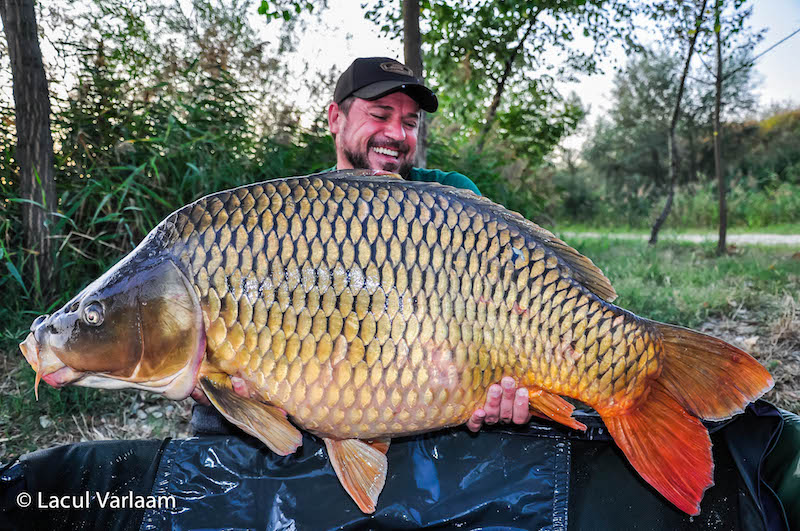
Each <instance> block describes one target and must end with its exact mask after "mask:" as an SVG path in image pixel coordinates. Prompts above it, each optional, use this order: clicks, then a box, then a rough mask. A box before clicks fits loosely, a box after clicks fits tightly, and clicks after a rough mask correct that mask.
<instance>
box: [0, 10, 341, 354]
mask: <svg viewBox="0 0 800 531" xmlns="http://www.w3.org/2000/svg"><path fill="white" fill-rule="evenodd" d="M192 5H193V8H194V9H193V11H192V15H191V16H194V17H200V18H201V19H202V20H199V21H195V22H196V23H194V22H192V19H191V18H184V15H183V14H182V13H183V12H182V11H181V10H180V9H179V6H178V4H177V3H169V2H167V3H161V4H157V5H150V6H147V7H148V8H149V9H153V10H155V12H157V13H158V14H159V16H160V18H158V19H157V20H159V21H160V22H161V23H162V25H161V26H157V27H156V28H155V29H154V28H153V27H152V26H150V25H149V24H140V18H141V17H143V16H144V15H145V14H146V12H145V11H142V10H140V9H144V7H145V6H142V5H141V4H140V3H128V2H125V1H120V2H117V3H113V4H112V3H108V2H101V3H98V4H95V5H94V6H95V8H96V9H97V10H96V11H89V12H86V13H84V14H83V17H84V18H78V19H77V20H76V21H74V23H75V25H76V26H80V24H81V23H84V22H85V23H86V27H85V29H86V31H85V33H82V34H80V35H82V37H80V38H79V39H77V40H76V41H75V42H73V43H72V44H70V45H69V47H65V50H64V53H65V54H66V55H68V56H70V57H73V60H74V61H76V68H75V72H76V74H75V76H76V80H75V84H74V87H73V88H72V90H71V91H70V92H69V93H68V96H67V97H66V98H65V99H61V100H59V99H55V100H54V113H53V116H54V117H53V133H54V138H55V144H56V169H57V172H56V184H57V193H58V212H57V215H56V225H57V227H56V229H57V230H56V234H58V236H57V238H58V239H57V249H58V254H57V277H56V279H55V282H54V286H58V288H57V290H54V293H55V294H54V295H53V294H50V295H43V293H42V290H40V289H37V285H38V283H37V280H36V278H26V277H24V276H21V275H20V274H19V272H20V271H23V265H24V263H25V261H26V260H27V257H28V256H29V253H28V252H27V251H26V250H24V249H23V248H22V244H21V233H20V232H21V230H20V229H21V227H20V222H19V215H18V210H19V204H20V201H21V200H20V199H19V191H18V190H19V187H18V183H15V182H13V181H12V178H11V177H10V176H11V175H13V174H14V173H13V172H14V167H13V153H14V149H15V143H16V139H15V138H14V134H15V131H14V127H13V113H12V111H11V109H0V168H2V169H3V171H2V175H4V177H3V179H2V180H0V192H1V193H2V196H0V270H2V271H5V272H7V274H6V273H4V274H2V275H0V289H2V290H4V293H6V294H7V297H8V302H7V304H4V305H3V306H2V307H0V318H2V320H3V322H4V323H5V324H4V325H3V326H0V334H1V335H0V350H2V351H8V352H16V351H17V347H16V344H17V343H18V342H19V341H20V340H21V339H22V338H23V337H24V334H25V332H26V330H27V327H28V325H29V324H30V322H31V321H32V320H33V319H34V318H35V317H36V315H38V314H39V313H46V312H50V311H52V310H53V309H54V308H58V307H59V306H60V305H61V304H63V303H64V302H65V301H66V300H68V299H69V298H71V297H72V296H73V295H74V294H75V293H76V292H77V291H78V290H80V289H81V288H82V287H83V286H84V285H86V284H87V283H88V282H89V281H91V280H93V279H94V278H96V277H97V276H98V275H99V274H100V273H101V272H102V271H104V270H105V269H106V268H107V267H109V266H110V265H111V264H113V263H114V262H116V261H117V260H118V259H119V258H121V257H122V256H124V255H125V254H127V253H128V252H129V251H130V250H131V249H132V248H133V247H134V246H135V245H136V244H137V243H138V242H139V241H140V240H141V239H142V237H143V236H144V235H145V234H146V233H147V232H149V231H150V230H151V229H152V228H153V227H154V226H155V225H156V224H157V223H158V222H159V221H160V220H161V219H163V218H164V217H165V216H166V215H167V214H169V213H170V212H171V211H173V210H174V209H176V208H178V207H180V206H183V205H184V204H186V203H188V202H190V201H192V200H194V199H197V198H199V197H201V196H202V195H205V194H207V193H210V192H214V191H217V190H220V189H224V188H229V187H233V186H238V185H241V184H244V183H248V182H254V181H259V180H265V179H270V178H276V177H285V176H287V175H297V174H306V173H311V172H313V171H317V170H322V169H324V168H326V167H330V166H331V165H332V164H333V162H334V160H335V158H334V155H333V150H332V145H331V140H330V137H329V136H328V134H327V131H326V130H325V129H323V128H322V124H321V122H320V121H319V119H317V120H316V121H315V122H313V124H312V125H311V126H310V127H302V126H300V124H299V120H298V117H297V114H296V113H295V112H294V111H293V110H292V109H291V108H289V107H286V106H285V105H275V106H273V107H270V106H269V105H267V104H268V103H269V102H270V101H271V100H272V98H277V97H279V96H280V95H279V94H271V93H270V90H271V87H273V86H274V85H279V84H280V82H279V78H280V76H282V75H283V73H284V72H285V71H284V70H283V67H282V66H281V65H280V64H279V63H277V62H276V61H275V60H274V59H273V58H270V57H268V56H267V55H266V52H265V51H264V50H262V48H261V46H260V43H258V42H256V40H255V36H254V34H253V33H252V29H250V28H249V27H247V26H246V24H245V23H244V22H243V18H242V17H241V15H242V11H241V9H242V7H243V6H244V7H246V4H243V3H240V2H238V1H236V0H233V1H227V2H226V3H225V4H218V3H214V4H212V3H210V2H205V1H201V0H195V1H194V2H193V4H192ZM225 8H229V9H230V11H225ZM95 17H99V19H97V18H95ZM148 20H153V19H152V18H151V19H148ZM99 30H102V33H99V32H98V31H99ZM186 32H188V33H186ZM78 33H80V32H78ZM181 35H182V36H181ZM179 38H180V39H189V42H187V44H186V45H185V46H183V47H181V48H176V47H174V46H172V47H170V46H167V45H166V44H168V43H170V42H175V40H177V39H179ZM65 46H66V45H65ZM228 47H230V48H231V50H230V51H226V49H227V48H228ZM226 66H227V67H230V68H231V69H232V70H228V69H227V68H226ZM268 78H270V79H268ZM259 102H260V103H261V106H260V107H261V108H266V109H267V111H268V112H269V114H264V113H255V112H254V108H256V107H257V105H256V104H257V103H259Z"/></svg>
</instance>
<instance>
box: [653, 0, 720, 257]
mask: <svg viewBox="0 0 800 531" xmlns="http://www.w3.org/2000/svg"><path fill="white" fill-rule="evenodd" d="M706 3H707V0H702V3H699V2H696V3H695V5H694V6H693V7H695V8H696V11H692V12H690V14H689V17H688V18H689V20H690V21H692V20H693V22H694V27H691V26H690V27H689V28H688V30H687V31H685V33H686V35H687V39H686V40H687V48H688V50H687V51H686V59H685V60H684V62H683V70H682V71H681V75H680V80H679V81H678V87H677V94H676V95H675V101H674V103H673V105H672V108H673V110H672V117H671V118H670V122H669V134H668V136H667V145H668V146H669V193H668V195H667V202H666V204H665V205H664V209H663V210H662V211H661V214H660V215H659V216H658V218H657V219H656V221H655V223H654V224H653V228H652V230H651V231H650V244H655V243H656V241H657V240H658V231H659V229H660V228H661V225H662V224H663V223H664V221H665V220H666V219H667V215H669V211H670V208H672V201H673V198H674V196H675V179H676V175H677V173H678V147H677V146H676V138H675V129H676V128H677V127H678V119H679V118H680V112H681V103H682V102H683V93H684V88H685V86H686V76H687V75H688V73H689V66H690V65H691V63H692V55H693V54H694V47H695V43H696V42H697V37H698V35H699V33H700V27H701V24H702V22H703V16H704V15H705V9H706ZM678 7H679V8H680V7H683V6H681V5H680V4H679V6H678ZM678 12H679V13H685V10H680V9H679V10H678ZM679 20H681V21H682V20H683V17H681V18H680V19H679ZM682 26H683V24H681V26H679V28H681V29H679V30H678V31H679V34H683V33H684V31H683V28H682Z"/></svg>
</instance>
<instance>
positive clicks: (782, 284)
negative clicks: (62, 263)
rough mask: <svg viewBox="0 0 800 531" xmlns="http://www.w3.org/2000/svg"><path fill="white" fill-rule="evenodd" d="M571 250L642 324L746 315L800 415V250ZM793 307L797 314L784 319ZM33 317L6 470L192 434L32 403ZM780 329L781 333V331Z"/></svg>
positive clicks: (12, 384)
mask: <svg viewBox="0 0 800 531" xmlns="http://www.w3.org/2000/svg"><path fill="white" fill-rule="evenodd" d="M569 243H570V244H571V245H572V246H574V247H575V248H576V249H578V250H579V251H580V252H582V253H583V254H585V255H586V256H589V257H590V258H591V259H592V260H593V261H594V262H595V264H597V265H598V266H599V267H600V268H601V269H602V270H603V271H604V272H605V274H606V275H607V276H608V278H609V279H610V280H611V282H612V284H613V285H614V287H615V288H616V290H617V293H618V294H619V298H618V299H617V300H616V301H615V302H616V303H617V304H618V305H620V306H621V307H624V308H626V309H628V310H630V311H633V312H634V313H636V314H638V315H640V316H642V317H647V318H650V319H654V320H658V321H663V322H669V323H676V324H680V325H683V326H690V327H698V326H700V325H701V324H703V323H706V324H707V323H708V322H709V321H710V320H711V321H714V320H716V321H722V322H723V324H724V325H725V326H723V327H721V328H720V327H715V328H712V329H711V331H710V332H711V333H714V334H715V335H722V336H723V337H724V338H725V339H727V340H731V341H733V340H735V338H736V335H737V334H739V333H741V330H742V326H741V319H742V315H744V314H745V312H747V315H748V323H749V324H748V325H747V326H748V327H749V328H748V329H747V330H748V332H747V335H748V336H753V335H754V334H759V335H760V337H763V338H764V339H763V340H762V343H763V344H764V345H765V347H764V349H766V350H759V349H761V347H758V348H756V352H755V354H756V355H757V356H759V354H758V352H762V353H763V355H760V356H759V359H760V360H761V361H762V362H763V363H765V364H767V366H768V367H769V369H770V370H771V371H772V372H773V375H775V376H776V382H780V383H781V387H780V389H779V390H778V393H779V394H777V395H773V396H771V397H770V398H771V399H773V400H775V401H776V403H778V404H779V405H780V406H781V407H785V408H787V409H791V410H794V411H798V410H799V409H800V396H799V395H798V391H797V388H798V384H797V383H796V382H797V381H798V380H797V376H796V375H798V374H800V370H798V367H800V311H798V308H799V307H800V305H798V304H797V302H800V300H796V299H795V297H796V294H797V293H798V292H800V259H798V258H797V257H796V255H795V254H794V253H795V252H796V249H794V248H788V247H780V246H770V247H761V246H741V247H739V248H737V249H736V251H735V253H734V254H731V255H728V256H725V257H722V258H717V257H716V256H715V255H714V248H715V246H714V245H713V244H703V245H697V244H691V243H679V242H671V241H662V242H660V243H659V244H658V246H656V247H651V246H649V245H648V244H647V243H645V242H638V241H623V240H613V239H583V240H581V239H570V241H569ZM786 300H791V301H792V302H791V304H789V303H787V302H785V301H786ZM789 306H791V307H792V311H791V312H790V313H791V314H787V313H786V308H787V307H789ZM35 313H36V312H32V313H31V312H19V313H18V314H17V315H10V314H6V315H7V316H9V318H10V319H11V320H10V321H7V322H6V323H5V324H4V331H0V332H2V333H0V336H1V337H0V340H2V343H0V345H2V346H0V462H8V461H9V460H11V458H12V457H13V456H14V455H18V454H21V453H24V452H28V451H31V450H35V449H37V448H45V447H48V446H51V445H53V444H60V443H64V442H74V441H78V440H81V439H98V438H143V437H165V436H181V435H183V434H185V433H186V432H187V426H186V425H187V421H188V404H187V401H184V402H183V403H181V404H179V405H177V406H176V407H175V409H174V412H172V413H170V414H169V415H166V414H165V415H163V416H162V415H159V414H158V413H153V412H151V413H148V414H146V415H143V414H142V413H141V411H139V410H151V409H155V408H161V409H159V411H161V410H163V408H164V407H169V406H167V405H166V404H167V403H168V402H167V401H166V400H164V399H162V398H160V397H157V396H155V395H152V394H146V393H143V392H136V391H104V390H96V389H83V388H74V387H69V388H65V389H63V390H61V391H56V390H54V389H52V388H50V387H49V386H47V385H46V384H42V385H40V387H39V393H40V399H39V401H38V402H36V401H35V400H34V396H33V382H34V372H33V371H32V370H31V369H30V367H29V366H28V364H27V363H26V362H25V360H24V359H23V358H22V356H21V354H20V353H19V350H18V349H17V347H16V344H17V343H18V342H19V341H21V340H22V339H23V338H24V336H25V334H26V333H27V327H28V325H29V323H30V321H31V319H32V318H33V317H32V316H33V315H34V314H35ZM774 323H783V324H781V325H780V326H778V327H777V328H775V325H774ZM715 326H716V325H715ZM726 327H727V328H726ZM705 329H706V328H704V330H705ZM770 330H774V332H771V331H770ZM727 331H730V333H731V334H733V336H731V338H729V337H728V336H725V335H724V334H725V333H727ZM745 346H746V345H745ZM748 350H751V349H749V348H748ZM778 354H779V355H778ZM777 387H778V385H777V384H776V388H777ZM137 413H138V414H139V416H138V418H137V415H136V414H137Z"/></svg>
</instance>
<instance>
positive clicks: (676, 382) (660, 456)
mask: <svg viewBox="0 0 800 531" xmlns="http://www.w3.org/2000/svg"><path fill="white" fill-rule="evenodd" d="M652 325H654V326H655V327H656V328H657V329H658V331H659V332H660V334H661V336H662V347H663V349H664V350H663V358H662V360H661V361H662V371H661V374H660V375H659V376H658V378H657V379H656V380H655V381H653V382H651V383H650V389H649V390H648V392H647V393H645V394H643V395H642V398H641V399H639V401H638V402H637V403H636V404H635V405H634V406H633V407H632V408H630V409H628V410H626V411H622V412H620V411H613V410H609V411H608V412H607V413H604V412H603V411H602V410H601V411H599V412H600V414H601V416H602V417H603V421H604V422H605V424H606V427H607V428H608V430H609V432H610V433H611V435H612V436H613V437H614V441H615V442H616V443H617V445H618V446H619V447H620V448H621V449H622V451H623V452H624V453H625V456H626V457H627V458H628V460H629V461H630V463H631V465H633V467H634V468H635V469H636V470H637V472H639V474H641V475H642V477H643V478H644V479H645V480H646V481H647V482H648V483H650V484H651V485H653V487H655V488H656V490H658V491H659V492H660V493H661V494H662V495H663V496H664V497H665V498H667V499H668V500H669V501H670V502H672V503H673V504H675V505H676V506H677V507H678V508H679V509H681V510H682V511H684V512H686V513H689V514H693V515H694V514H698V513H699V512H700V500H701V499H702V498H703V492H704V491H705V490H706V489H707V488H708V487H710V486H711V485H712V484H713V471H714V463H713V461H712V459H711V439H710V438H709V436H708V431H707V430H706V428H705V426H703V424H702V423H701V422H700V420H699V419H708V420H712V419H713V420H717V419H724V418H728V417H731V416H733V415H735V414H736V413H739V412H741V411H742V410H743V409H744V407H745V406H746V405H747V404H748V403H749V402H751V401H753V400H755V399H757V398H758V397H760V396H761V395H762V394H764V393H765V392H767V391H768V390H769V389H770V388H771V387H772V383H773V382H772V377H771V376H770V375H769V373H768V372H767V371H766V369H764V368H763V367H762V366H761V365H760V364H759V363H758V362H757V361H756V360H755V359H753V358H752V357H751V356H750V355H749V354H747V353H746V352H744V351H742V350H740V349H738V348H736V347H734V346H732V345H729V344H728V343H725V342H724V341H721V340H719V339H716V338H713V337H710V336H707V335H704V334H700V333H698V332H694V331H692V330H687V329H685V328H680V327H676V326H671V325H665V324H661V323H652Z"/></svg>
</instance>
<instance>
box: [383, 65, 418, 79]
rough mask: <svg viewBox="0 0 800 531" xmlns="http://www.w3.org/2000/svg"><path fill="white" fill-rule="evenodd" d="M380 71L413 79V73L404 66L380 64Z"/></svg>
mask: <svg viewBox="0 0 800 531" xmlns="http://www.w3.org/2000/svg"><path fill="white" fill-rule="evenodd" d="M381 70H383V71H384V72H390V73H392V74H401V75H404V76H409V77H414V72H412V71H411V69H410V68H409V67H407V66H406V65H404V64H400V63H395V62H391V63H390V62H386V63H381Z"/></svg>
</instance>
